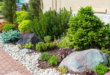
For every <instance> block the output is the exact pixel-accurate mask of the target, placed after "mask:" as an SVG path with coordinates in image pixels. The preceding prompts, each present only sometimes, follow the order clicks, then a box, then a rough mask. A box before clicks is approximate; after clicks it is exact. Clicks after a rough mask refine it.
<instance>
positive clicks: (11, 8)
mask: <svg viewBox="0 0 110 75" xmlns="http://www.w3.org/2000/svg"><path fill="white" fill-rule="evenodd" d="M3 2H4V4H3V7H2V9H1V10H2V14H3V16H4V19H5V20H6V21H8V22H10V23H13V22H14V19H15V11H16V0H3Z"/></svg>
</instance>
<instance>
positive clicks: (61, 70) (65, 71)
mask: <svg viewBox="0 0 110 75" xmlns="http://www.w3.org/2000/svg"><path fill="white" fill-rule="evenodd" d="M57 70H58V71H60V72H61V74H64V73H67V70H66V69H65V66H59V67H58V68H57Z"/></svg>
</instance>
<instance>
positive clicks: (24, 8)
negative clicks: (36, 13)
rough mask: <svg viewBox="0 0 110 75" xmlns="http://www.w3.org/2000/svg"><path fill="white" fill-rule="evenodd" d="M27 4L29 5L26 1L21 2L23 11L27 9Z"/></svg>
mask: <svg viewBox="0 0 110 75" xmlns="http://www.w3.org/2000/svg"><path fill="white" fill-rule="evenodd" d="M28 6H29V4H28V3H23V5H22V10H23V11H27V10H28V8H29V7H28Z"/></svg>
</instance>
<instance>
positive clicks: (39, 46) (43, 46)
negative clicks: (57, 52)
mask: <svg viewBox="0 0 110 75" xmlns="http://www.w3.org/2000/svg"><path fill="white" fill-rule="evenodd" d="M36 50H38V51H42V50H47V44H45V43H44V42H39V43H37V44H36Z"/></svg>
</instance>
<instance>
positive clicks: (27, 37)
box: [17, 33, 43, 47]
mask: <svg viewBox="0 0 110 75" xmlns="http://www.w3.org/2000/svg"><path fill="white" fill-rule="evenodd" d="M30 42H31V43H32V44H34V47H35V46H36V43H38V42H43V40H42V39H40V38H39V37H38V36H37V35H35V34H34V33H26V34H25V35H24V36H23V38H22V39H20V40H19V41H18V42H17V44H21V45H22V46H23V45H25V44H26V43H30Z"/></svg>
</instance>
